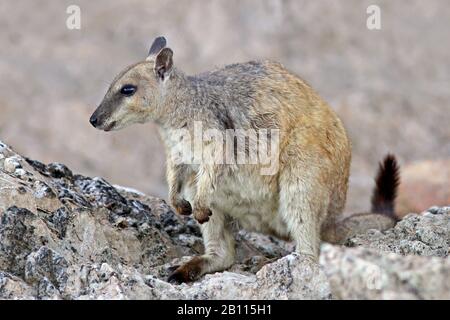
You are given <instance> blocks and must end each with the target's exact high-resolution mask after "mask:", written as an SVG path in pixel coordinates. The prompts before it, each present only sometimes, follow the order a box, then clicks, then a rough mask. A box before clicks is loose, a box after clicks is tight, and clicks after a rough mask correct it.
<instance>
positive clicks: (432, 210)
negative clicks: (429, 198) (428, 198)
mask: <svg viewBox="0 0 450 320" xmlns="http://www.w3.org/2000/svg"><path fill="white" fill-rule="evenodd" d="M426 212H427V213H431V214H439V215H440V214H449V213H450V206H448V207H437V206H434V207H431V208H430V209H428V210H427V211H426Z"/></svg>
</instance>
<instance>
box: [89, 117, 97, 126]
mask: <svg viewBox="0 0 450 320" xmlns="http://www.w3.org/2000/svg"><path fill="white" fill-rule="evenodd" d="M89 122H90V123H91V124H92V125H93V126H94V128H96V127H97V123H98V119H97V117H96V115H95V114H93V115H92V116H91V118H90V119H89Z"/></svg>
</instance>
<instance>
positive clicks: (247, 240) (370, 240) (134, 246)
mask: <svg viewBox="0 0 450 320" xmlns="http://www.w3.org/2000/svg"><path fill="white" fill-rule="evenodd" d="M236 238H237V241H238V250H237V253H238V254H237V255H238V257H237V262H236V264H235V265H234V266H233V267H232V268H231V269H229V270H227V271H225V272H220V273H215V274H211V275H206V276H204V277H203V278H202V279H201V280H200V281H198V282H195V283H192V284H182V285H172V284H170V283H168V282H166V278H167V275H168V272H169V271H168V269H169V267H170V266H172V265H175V264H179V263H180V262H182V261H185V260H187V259H188V258H189V257H190V256H193V255H197V254H199V253H201V252H202V250H203V246H202V240H201V235H200V232H199V229H198V227H197V225H196V222H195V221H193V220H192V219H191V218H187V217H179V216H177V215H175V214H174V212H173V211H172V210H171V208H170V207H169V206H168V205H167V204H166V202H165V201H164V200H161V199H157V198H154V197H150V196H146V195H144V194H142V193H140V192H138V191H136V190H131V189H127V188H123V187H119V186H113V185H111V184H109V183H108V182H107V181H105V180H104V179H102V178H89V177H85V176H82V175H77V174H74V173H72V171H71V170H70V169H69V168H67V167H66V166H65V165H63V164H58V163H51V164H48V165H45V164H43V163H40V162H38V161H34V160H31V159H27V158H25V157H22V156H20V155H18V154H17V153H16V152H14V151H13V150H12V149H11V148H10V147H8V146H7V145H5V144H3V143H1V142H0V298H1V299H236V298H239V299H353V298H362V299H380V298H381V299H395V298H406V299H438V298H440V299H450V260H449V259H450V258H449V257H448V253H449V244H450V207H444V208H431V209H430V210H428V211H427V212H424V213H422V214H410V215H408V216H406V217H405V218H404V219H403V220H402V221H400V222H399V223H398V224H397V226H396V227H395V228H393V229H391V230H388V231H386V232H383V233H382V232H378V231H375V230H372V231H370V232H368V233H367V234H363V235H359V236H357V237H355V238H352V239H350V240H349V241H348V242H347V244H346V246H333V245H330V244H323V246H322V250H321V256H320V264H315V263H312V262H311V261H309V260H308V259H307V258H306V257H303V256H301V255H297V254H290V252H291V251H292V249H293V246H292V244H290V243H285V242H283V241H280V240H277V239H274V238H271V237H266V236H262V235H259V234H254V233H248V232H243V231H240V232H237V233H236Z"/></svg>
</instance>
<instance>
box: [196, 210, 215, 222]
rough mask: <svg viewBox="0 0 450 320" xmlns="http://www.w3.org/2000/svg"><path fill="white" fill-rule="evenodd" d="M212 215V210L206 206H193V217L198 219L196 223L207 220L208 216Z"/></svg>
mask: <svg viewBox="0 0 450 320" xmlns="http://www.w3.org/2000/svg"><path fill="white" fill-rule="evenodd" d="M211 215H212V211H211V210H210V209H208V208H203V207H200V208H195V209H194V218H195V220H197V221H198V223H200V224H203V223H205V222H208V221H209V217H210V216H211Z"/></svg>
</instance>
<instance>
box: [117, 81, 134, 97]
mask: <svg viewBox="0 0 450 320" xmlns="http://www.w3.org/2000/svg"><path fill="white" fill-rule="evenodd" d="M136 89H137V88H136V86H133V85H132V84H126V85H124V86H123V87H122V88H121V89H120V93H121V94H123V95H124V96H127V97H129V96H132V95H133V94H134V93H135V92H136Z"/></svg>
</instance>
